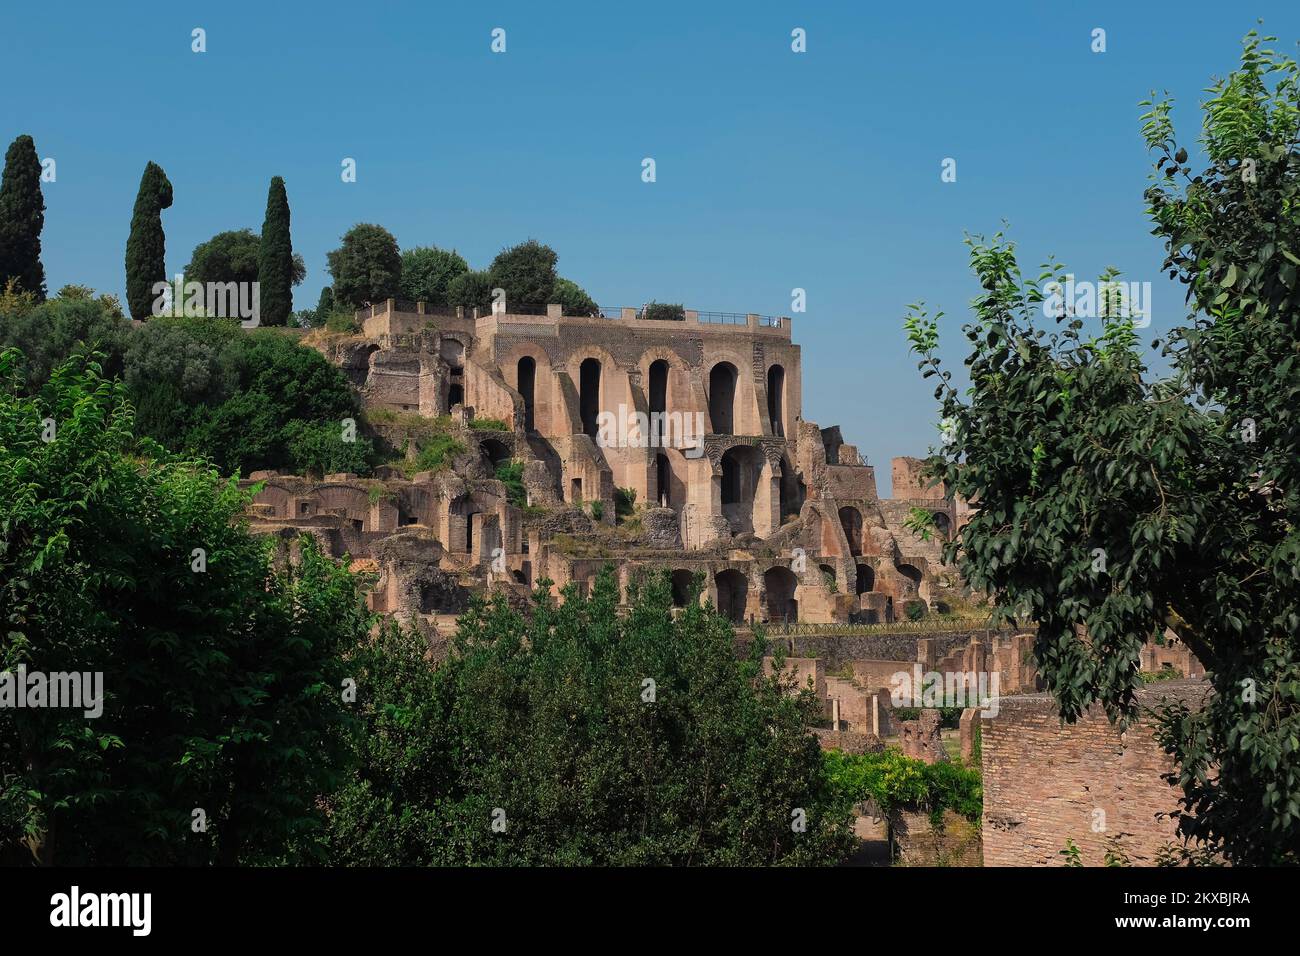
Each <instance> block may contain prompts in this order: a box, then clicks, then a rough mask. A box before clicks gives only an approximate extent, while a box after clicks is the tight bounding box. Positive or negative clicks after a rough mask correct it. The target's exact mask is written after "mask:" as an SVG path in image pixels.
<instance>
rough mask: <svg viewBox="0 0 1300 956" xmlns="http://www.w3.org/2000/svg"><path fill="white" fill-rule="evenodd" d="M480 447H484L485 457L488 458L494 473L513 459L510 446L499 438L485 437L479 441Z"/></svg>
mask: <svg viewBox="0 0 1300 956" xmlns="http://www.w3.org/2000/svg"><path fill="white" fill-rule="evenodd" d="M479 448H480V449H482V452H483V457H484V458H486V459H487V462H488V466H489V467H490V468H491V471H492V474H494V475H495V474H496V471H497V468H499V467H500V466H501V465H503V464H505V463H506V462H508V461H510V459H511V453H510V448H509V446H508V445H506V443H505V442H503V441H501V440H500V439H499V438H485V439H483V440H482V441H481V442H479Z"/></svg>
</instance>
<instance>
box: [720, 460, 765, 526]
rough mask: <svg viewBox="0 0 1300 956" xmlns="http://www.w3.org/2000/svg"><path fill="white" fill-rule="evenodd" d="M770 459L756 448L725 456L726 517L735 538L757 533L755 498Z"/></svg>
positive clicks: (723, 486) (724, 511) (724, 490)
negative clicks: (738, 535) (755, 526)
mask: <svg viewBox="0 0 1300 956" xmlns="http://www.w3.org/2000/svg"><path fill="white" fill-rule="evenodd" d="M765 462H766V459H765V458H764V457H763V453H762V452H761V451H759V450H758V449H757V448H754V447H753V446H752V445H738V446H736V447H735V448H728V449H727V450H726V451H725V452H724V453H723V455H722V515H723V517H724V518H726V519H727V524H728V526H729V527H730V528H731V531H732V533H733V534H739V533H741V532H744V531H753V530H754V497H755V493H756V492H757V490H758V480H759V477H760V476H761V475H762V472H763V465H764V463H765Z"/></svg>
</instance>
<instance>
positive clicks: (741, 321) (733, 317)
mask: <svg viewBox="0 0 1300 956" xmlns="http://www.w3.org/2000/svg"><path fill="white" fill-rule="evenodd" d="M696 314H697V315H699V317H700V322H701V323H702V324H706V325H748V324H749V316H748V315H746V314H745V313H744V312H699V313H696Z"/></svg>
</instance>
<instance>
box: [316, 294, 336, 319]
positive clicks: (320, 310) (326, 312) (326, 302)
mask: <svg viewBox="0 0 1300 956" xmlns="http://www.w3.org/2000/svg"><path fill="white" fill-rule="evenodd" d="M333 312H334V289H333V288H332V287H330V286H327V285H326V286H321V290H320V298H319V299H317V300H316V324H317V325H324V324H325V320H326V319H328V318H329V317H330V315H332V314H333Z"/></svg>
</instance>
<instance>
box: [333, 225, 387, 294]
mask: <svg viewBox="0 0 1300 956" xmlns="http://www.w3.org/2000/svg"><path fill="white" fill-rule="evenodd" d="M329 271H330V275H331V276H333V277H334V301H335V303H336V305H342V306H346V307H347V308H352V309H357V308H361V307H362V306H364V305H368V304H370V303H374V302H381V301H383V300H384V299H388V298H393V297H395V296H397V295H398V294H399V292H400V290H401V281H402V256H401V254H400V253H399V252H398V250H397V240H396V239H394V238H393V234H392V233H391V232H389V231H388V230H387V229H385V228H384V227H383V226H376V225H372V224H370V223H359V224H358V225H355V226H353V227H352V228H351V229H349V230H348V231H347V232H346V233H345V234H344V236H343V245H341V246H340V247H339V248H337V249H335V250H334V251H333V252H331V253H329Z"/></svg>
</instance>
